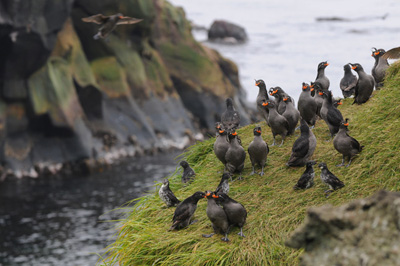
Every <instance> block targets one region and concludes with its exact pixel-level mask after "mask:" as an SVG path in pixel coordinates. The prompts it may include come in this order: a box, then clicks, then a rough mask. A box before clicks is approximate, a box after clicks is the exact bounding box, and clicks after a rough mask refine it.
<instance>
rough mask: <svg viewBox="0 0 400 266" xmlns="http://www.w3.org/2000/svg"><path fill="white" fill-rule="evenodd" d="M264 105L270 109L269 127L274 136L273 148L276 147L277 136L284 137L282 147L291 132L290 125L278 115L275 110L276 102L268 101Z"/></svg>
mask: <svg viewBox="0 0 400 266" xmlns="http://www.w3.org/2000/svg"><path fill="white" fill-rule="evenodd" d="M262 105H263V106H264V107H265V108H268V109H269V115H268V125H269V126H270V127H271V131H272V136H273V137H274V142H273V143H272V145H271V146H274V145H275V136H276V135H280V136H281V137H282V142H281V144H280V145H279V147H280V146H282V144H283V142H284V141H285V138H286V136H287V133H288V131H289V123H288V121H287V120H286V118H285V117H284V116H283V115H281V114H279V113H278V111H277V109H276V108H275V102H273V101H266V102H264V103H263V104H262Z"/></svg>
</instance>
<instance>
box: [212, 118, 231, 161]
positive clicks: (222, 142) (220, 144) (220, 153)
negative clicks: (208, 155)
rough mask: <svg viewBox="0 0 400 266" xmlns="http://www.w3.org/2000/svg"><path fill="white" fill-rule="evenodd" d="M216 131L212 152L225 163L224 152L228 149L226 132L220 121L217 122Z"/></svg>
mask: <svg viewBox="0 0 400 266" xmlns="http://www.w3.org/2000/svg"><path fill="white" fill-rule="evenodd" d="M217 131H218V136H217V137H216V139H215V141H214V154H215V156H217V158H218V160H220V161H221V163H223V164H224V165H225V164H226V160H225V154H226V152H227V151H228V149H229V141H228V133H227V132H226V130H225V129H224V128H223V126H222V125H220V123H217Z"/></svg>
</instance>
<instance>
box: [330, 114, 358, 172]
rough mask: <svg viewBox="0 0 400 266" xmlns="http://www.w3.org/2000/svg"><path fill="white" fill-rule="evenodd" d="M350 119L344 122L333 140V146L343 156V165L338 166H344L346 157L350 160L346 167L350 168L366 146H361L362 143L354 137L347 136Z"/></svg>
mask: <svg viewBox="0 0 400 266" xmlns="http://www.w3.org/2000/svg"><path fill="white" fill-rule="evenodd" d="M348 120H349V119H348V118H346V121H342V123H341V125H340V128H339V132H338V133H337V134H336V136H335V138H334V139H333V146H334V147H335V149H336V150H337V151H338V152H339V153H341V154H342V155H343V157H342V163H341V164H339V165H337V166H343V165H344V160H345V157H347V158H348V159H349V163H348V164H347V165H346V167H348V166H349V165H350V164H351V160H352V158H353V157H354V156H355V155H357V154H358V153H360V152H361V151H362V149H363V147H364V146H361V145H360V143H359V142H358V141H357V140H356V139H355V138H353V137H351V136H349V134H347V127H348V126H349V122H348Z"/></svg>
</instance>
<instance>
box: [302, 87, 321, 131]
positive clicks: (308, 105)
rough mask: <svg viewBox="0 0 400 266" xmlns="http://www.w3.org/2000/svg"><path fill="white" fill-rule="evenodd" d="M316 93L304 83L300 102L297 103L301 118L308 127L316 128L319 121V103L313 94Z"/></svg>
mask: <svg viewBox="0 0 400 266" xmlns="http://www.w3.org/2000/svg"><path fill="white" fill-rule="evenodd" d="M311 90H312V91H314V89H313V88H311V87H310V85H309V84H308V83H305V82H303V84H302V92H301V93H300V96H299V100H298V102H297V109H298V110H299V112H300V116H301V117H302V118H303V119H304V120H305V121H306V122H307V124H308V125H310V126H312V127H314V126H315V122H316V121H317V103H316V102H315V100H314V97H313V96H312V95H311V92H312V91H311Z"/></svg>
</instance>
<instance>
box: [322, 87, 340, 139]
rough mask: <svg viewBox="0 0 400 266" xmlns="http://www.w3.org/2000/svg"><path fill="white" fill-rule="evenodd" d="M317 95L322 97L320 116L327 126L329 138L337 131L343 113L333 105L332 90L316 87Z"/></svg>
mask: <svg viewBox="0 0 400 266" xmlns="http://www.w3.org/2000/svg"><path fill="white" fill-rule="evenodd" d="M317 91H318V93H319V95H321V96H322V97H323V98H324V103H323V104H322V108H321V112H320V113H321V118H322V119H323V120H324V121H325V123H326V125H327V126H328V128H329V132H330V135H331V138H333V136H334V135H335V134H336V133H337V132H338V131H339V127H340V123H341V122H342V121H343V115H342V113H341V112H340V111H339V109H337V108H336V107H335V106H334V105H333V99H332V92H331V91H323V90H320V89H317Z"/></svg>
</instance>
